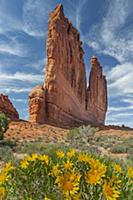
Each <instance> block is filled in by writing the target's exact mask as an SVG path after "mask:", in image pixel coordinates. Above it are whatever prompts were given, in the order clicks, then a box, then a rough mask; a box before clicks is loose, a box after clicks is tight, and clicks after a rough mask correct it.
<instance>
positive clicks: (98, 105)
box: [87, 56, 107, 124]
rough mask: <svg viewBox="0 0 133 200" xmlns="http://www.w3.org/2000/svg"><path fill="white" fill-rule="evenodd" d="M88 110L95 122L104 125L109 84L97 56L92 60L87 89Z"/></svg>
mask: <svg viewBox="0 0 133 200" xmlns="http://www.w3.org/2000/svg"><path fill="white" fill-rule="evenodd" d="M87 110H89V111H90V112H92V113H93V115H94V116H95V120H96V121H98V122H99V123H101V124H103V123H104V121H105V115H106V112H107V82H106V78H105V76H104V75H103V72H102V67H101V65H100V63H99V61H98V60H97V58H96V57H95V56H93V57H92V59H91V71H90V78H89V87H88V88H87Z"/></svg>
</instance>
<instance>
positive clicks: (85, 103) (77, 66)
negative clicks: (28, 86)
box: [29, 4, 107, 127]
mask: <svg viewBox="0 0 133 200" xmlns="http://www.w3.org/2000/svg"><path fill="white" fill-rule="evenodd" d="M46 50H47V64H46V73H45V83H44V85H43V86H37V87H35V88H34V89H33V90H32V91H31V93H30V94H29V98H30V100H29V105H30V106H29V107H30V109H29V112H30V121H31V122H34V123H49V124H53V125H56V126H68V127H73V126H79V125H81V124H84V123H89V122H91V123H93V124H104V121H105V115H106V111H107V83H106V78H105V76H104V75H103V72H102V67H101V66H100V63H99V62H98V60H97V58H96V57H94V56H93V57H92V60H91V72H90V78H89V87H88V88H87V82H86V72H85V64H84V60H83V55H84V51H83V48H82V42H81V41H80V35H79V33H78V31H77V30H76V29H75V28H74V27H73V25H72V24H71V23H70V22H69V20H68V19H67V18H66V17H65V16H64V12H63V6H62V5H61V4H59V5H58V6H57V7H56V8H55V10H54V11H53V12H52V13H51V14H50V18H49V22H48V33H47V43H46Z"/></svg>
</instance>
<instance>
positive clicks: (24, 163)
mask: <svg viewBox="0 0 133 200" xmlns="http://www.w3.org/2000/svg"><path fill="white" fill-rule="evenodd" d="M28 166H29V162H28V161H27V159H24V160H22V161H21V162H20V167H21V168H22V169H26V168H27V167H28Z"/></svg>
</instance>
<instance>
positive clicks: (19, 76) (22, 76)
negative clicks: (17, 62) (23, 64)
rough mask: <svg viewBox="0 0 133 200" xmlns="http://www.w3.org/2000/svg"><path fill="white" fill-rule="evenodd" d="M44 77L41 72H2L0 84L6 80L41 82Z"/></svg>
mask: <svg viewBox="0 0 133 200" xmlns="http://www.w3.org/2000/svg"><path fill="white" fill-rule="evenodd" d="M43 79H44V77H43V75H40V74H26V73H22V72H16V73H15V74H7V73H1V74H0V84H1V82H4V81H7V82H9V81H11V80H14V81H17V80H18V81H26V82H31V83H40V82H41V81H43Z"/></svg>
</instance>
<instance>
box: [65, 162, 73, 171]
mask: <svg viewBox="0 0 133 200" xmlns="http://www.w3.org/2000/svg"><path fill="white" fill-rule="evenodd" d="M63 167H64V169H67V170H69V169H71V168H72V167H73V163H72V162H71V161H69V160H67V162H63Z"/></svg>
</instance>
